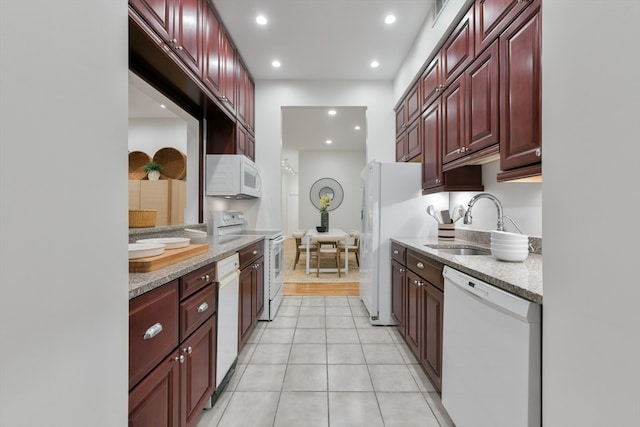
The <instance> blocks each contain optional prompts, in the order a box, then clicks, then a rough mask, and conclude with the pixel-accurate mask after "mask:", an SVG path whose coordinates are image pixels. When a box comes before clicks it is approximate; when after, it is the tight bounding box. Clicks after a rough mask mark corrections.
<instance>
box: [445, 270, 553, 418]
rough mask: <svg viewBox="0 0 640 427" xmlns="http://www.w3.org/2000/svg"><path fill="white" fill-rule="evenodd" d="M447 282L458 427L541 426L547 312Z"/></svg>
mask: <svg viewBox="0 0 640 427" xmlns="http://www.w3.org/2000/svg"><path fill="white" fill-rule="evenodd" d="M443 275H444V325H443V344H442V346H443V351H442V353H443V354H442V404H443V405H444V407H445V408H446V410H447V412H448V413H449V415H450V416H451V419H452V420H453V422H454V423H455V425H456V427H539V426H540V425H541V416H542V415H541V306H540V305H539V304H536V303H533V302H530V301H527V300H525V299H523V298H520V297H517V296H515V295H513V294H510V293H508V292H505V291H503V290H501V289H498V288H496V287H494V286H491V285H489V284H487V283H484V282H482V281H480V280H478V279H475V278H473V277H471V276H469V275H467V274H464V273H461V272H460V271H457V270H454V269H452V268H450V267H448V266H445V268H444V271H443Z"/></svg>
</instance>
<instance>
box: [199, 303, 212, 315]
mask: <svg viewBox="0 0 640 427" xmlns="http://www.w3.org/2000/svg"><path fill="white" fill-rule="evenodd" d="M208 309H209V304H207V303H206V302H203V303H202V304H200V305H199V306H198V313H204V312H205V311H207V310H208Z"/></svg>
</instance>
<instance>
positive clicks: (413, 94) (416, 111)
mask: <svg viewBox="0 0 640 427" xmlns="http://www.w3.org/2000/svg"><path fill="white" fill-rule="evenodd" d="M419 89H420V82H419V81H418V82H416V83H414V85H413V86H412V87H411V89H410V90H409V92H408V93H407V96H406V98H405V103H406V112H407V115H406V123H407V125H408V124H409V123H411V122H413V121H414V120H415V119H417V118H418V116H419V115H420V106H421V104H420V91H419Z"/></svg>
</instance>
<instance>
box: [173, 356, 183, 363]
mask: <svg viewBox="0 0 640 427" xmlns="http://www.w3.org/2000/svg"><path fill="white" fill-rule="evenodd" d="M174 360H175V361H176V362H178V363H184V355H183V354H181V355H180V356H178V357H176V358H175V359H174Z"/></svg>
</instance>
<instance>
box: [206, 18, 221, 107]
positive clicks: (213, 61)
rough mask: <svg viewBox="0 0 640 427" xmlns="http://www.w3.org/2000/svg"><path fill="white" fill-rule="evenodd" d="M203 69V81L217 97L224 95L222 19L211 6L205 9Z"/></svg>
mask: <svg viewBox="0 0 640 427" xmlns="http://www.w3.org/2000/svg"><path fill="white" fill-rule="evenodd" d="M202 30H203V70H202V81H203V82H204V84H205V85H206V86H207V88H209V90H211V92H212V93H213V95H214V96H215V97H216V98H220V97H221V96H222V92H221V85H222V80H223V75H224V73H223V71H224V70H223V64H224V62H222V61H220V31H221V24H220V20H219V19H218V17H217V16H216V14H215V12H214V11H213V10H212V9H211V8H210V7H205V8H204V11H203V25H202Z"/></svg>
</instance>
